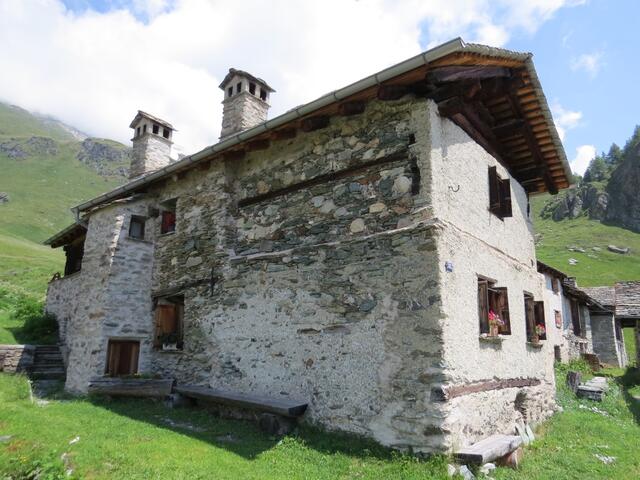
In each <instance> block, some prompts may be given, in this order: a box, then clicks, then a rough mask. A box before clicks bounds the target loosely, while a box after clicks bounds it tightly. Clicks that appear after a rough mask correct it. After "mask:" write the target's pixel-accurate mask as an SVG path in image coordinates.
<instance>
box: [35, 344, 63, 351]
mask: <svg viewBox="0 0 640 480" xmlns="http://www.w3.org/2000/svg"><path fill="white" fill-rule="evenodd" d="M36 352H60V347H58V346H57V345H36Z"/></svg>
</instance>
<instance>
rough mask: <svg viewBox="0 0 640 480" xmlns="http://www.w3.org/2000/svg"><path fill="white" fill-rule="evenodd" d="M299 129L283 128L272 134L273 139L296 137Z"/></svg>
mask: <svg viewBox="0 0 640 480" xmlns="http://www.w3.org/2000/svg"><path fill="white" fill-rule="evenodd" d="M296 134H297V131H296V129H295V128H281V129H280V130H276V131H275V132H273V133H272V134H271V138H273V140H289V139H291V138H295V136H296Z"/></svg>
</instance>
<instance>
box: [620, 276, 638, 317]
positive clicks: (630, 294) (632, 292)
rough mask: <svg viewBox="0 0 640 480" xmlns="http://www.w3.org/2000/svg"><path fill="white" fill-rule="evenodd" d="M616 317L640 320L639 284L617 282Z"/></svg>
mask: <svg viewBox="0 0 640 480" xmlns="http://www.w3.org/2000/svg"><path fill="white" fill-rule="evenodd" d="M615 291H616V315H617V316H619V317H637V318H640V282H617V283H616V286H615Z"/></svg>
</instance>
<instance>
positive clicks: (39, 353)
mask: <svg viewBox="0 0 640 480" xmlns="http://www.w3.org/2000/svg"><path fill="white" fill-rule="evenodd" d="M29 376H30V377H31V378H33V379H40V380H64V379H65V377H66V370H65V368H64V362H63V360H62V353H60V348H59V347H58V346H57V345H36V347H35V354H34V357H33V364H32V365H31V367H30V368H29Z"/></svg>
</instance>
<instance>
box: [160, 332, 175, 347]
mask: <svg viewBox="0 0 640 480" xmlns="http://www.w3.org/2000/svg"><path fill="white" fill-rule="evenodd" d="M160 342H162V350H167V351H174V350H177V349H178V335H177V334H175V333H164V334H162V335H160Z"/></svg>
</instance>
